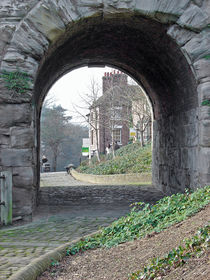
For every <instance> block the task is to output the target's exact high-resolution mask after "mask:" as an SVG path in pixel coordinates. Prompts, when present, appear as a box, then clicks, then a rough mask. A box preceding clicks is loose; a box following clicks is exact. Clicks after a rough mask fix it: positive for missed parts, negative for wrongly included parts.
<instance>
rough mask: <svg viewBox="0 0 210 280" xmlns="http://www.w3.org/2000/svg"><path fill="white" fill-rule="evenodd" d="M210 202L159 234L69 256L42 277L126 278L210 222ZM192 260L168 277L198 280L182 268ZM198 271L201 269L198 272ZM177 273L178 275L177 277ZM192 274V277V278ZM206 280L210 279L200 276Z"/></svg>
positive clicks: (68, 279)
mask: <svg viewBox="0 0 210 280" xmlns="http://www.w3.org/2000/svg"><path fill="white" fill-rule="evenodd" d="M209 217H210V205H208V206H207V207H205V208H204V209H203V210H202V211H200V212H199V213H197V214H196V215H194V216H193V217H191V218H189V219H187V220H185V221H183V222H181V223H178V224H175V225H174V226H171V227H170V228H168V229H166V230H164V231H163V232H161V233H159V234H151V235H149V236H147V237H146V238H143V239H141V240H135V241H132V242H126V243H123V244H120V245H119V246H117V247H113V248H111V249H96V250H89V251H86V252H84V253H79V254H77V255H75V256H70V257H66V258H64V259H63V261H62V262H61V263H60V265H59V266H57V267H56V268H51V269H50V270H49V271H46V272H45V273H44V274H43V275H42V276H41V277H39V278H38V280H49V279H57V280H102V279H103V280H110V279H112V280H125V279H128V276H129V275H130V274H131V273H132V272H136V271H137V270H139V269H140V268H141V267H143V265H145V264H146V263H147V262H148V261H149V260H150V259H151V258H153V257H158V256H159V257H161V256H164V255H165V254H166V253H168V252H169V251H170V250H171V249H172V248H174V247H176V246H179V245H180V244H181V241H182V240H183V239H184V238H187V237H190V236H192V235H194V234H195V233H196V231H197V230H198V228H200V227H202V226H204V225H205V224H207V223H208V220H209ZM207 258H208V256H207V255H206V256H205V257H203V263H202V266H201V269H204V268H203V266H204V267H206V266H207V265H208V263H207V262H208V261H207ZM193 261H195V262H199V261H201V262H202V260H201V259H200V260H199V261H197V260H192V261H191V262H189V264H186V265H185V266H184V267H183V268H180V270H178V269H177V270H176V271H172V272H171V276H170V275H168V276H167V277H168V278H167V279H173V280H175V279H179V280H180V279H188V280H190V279H197V278H196V277H195V275H194V274H192V275H191V276H190V274H188V273H186V275H187V274H188V276H189V277H188V278H182V276H181V275H182V273H183V271H182V270H181V269H187V270H188V267H189V269H190V267H191V266H194V264H193ZM194 272H195V273H197V272H198V271H196V270H195V271H194ZM176 274H177V276H176ZM190 277H191V278H190ZM198 279H199V280H201V279H202V280H204V279H207V278H200V277H198Z"/></svg>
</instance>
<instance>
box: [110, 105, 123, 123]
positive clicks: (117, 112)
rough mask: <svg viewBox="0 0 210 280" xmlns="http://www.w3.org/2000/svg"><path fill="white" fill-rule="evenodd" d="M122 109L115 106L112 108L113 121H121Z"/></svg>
mask: <svg viewBox="0 0 210 280" xmlns="http://www.w3.org/2000/svg"><path fill="white" fill-rule="evenodd" d="M121 115H122V107H119V106H115V107H114V108H111V116H110V117H111V119H112V120H120V119H121V118H122V116H121Z"/></svg>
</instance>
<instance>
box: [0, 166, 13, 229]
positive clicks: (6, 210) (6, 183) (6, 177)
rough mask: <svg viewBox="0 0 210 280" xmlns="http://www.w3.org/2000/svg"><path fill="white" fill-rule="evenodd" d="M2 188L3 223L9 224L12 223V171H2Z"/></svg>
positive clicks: (0, 175)
mask: <svg viewBox="0 0 210 280" xmlns="http://www.w3.org/2000/svg"><path fill="white" fill-rule="evenodd" d="M0 188H1V201H0V205H1V223H2V224H4V225H8V224H11V223H12V173H11V172H10V171H2V172H0Z"/></svg>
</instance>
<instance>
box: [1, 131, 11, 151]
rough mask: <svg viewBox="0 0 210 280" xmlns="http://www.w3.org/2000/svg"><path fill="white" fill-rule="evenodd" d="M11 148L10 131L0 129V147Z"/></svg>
mask: <svg viewBox="0 0 210 280" xmlns="http://www.w3.org/2000/svg"><path fill="white" fill-rule="evenodd" d="M3 146H4V147H5V146H6V147H9V146H10V131H9V129H7V128H3V129H0V147H3Z"/></svg>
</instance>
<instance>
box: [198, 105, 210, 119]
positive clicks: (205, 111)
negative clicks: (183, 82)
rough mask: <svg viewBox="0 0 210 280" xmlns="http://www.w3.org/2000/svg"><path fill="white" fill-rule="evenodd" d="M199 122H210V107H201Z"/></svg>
mask: <svg viewBox="0 0 210 280" xmlns="http://www.w3.org/2000/svg"><path fill="white" fill-rule="evenodd" d="M199 120H200V121H201V120H210V106H201V107H200V109H199Z"/></svg>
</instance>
